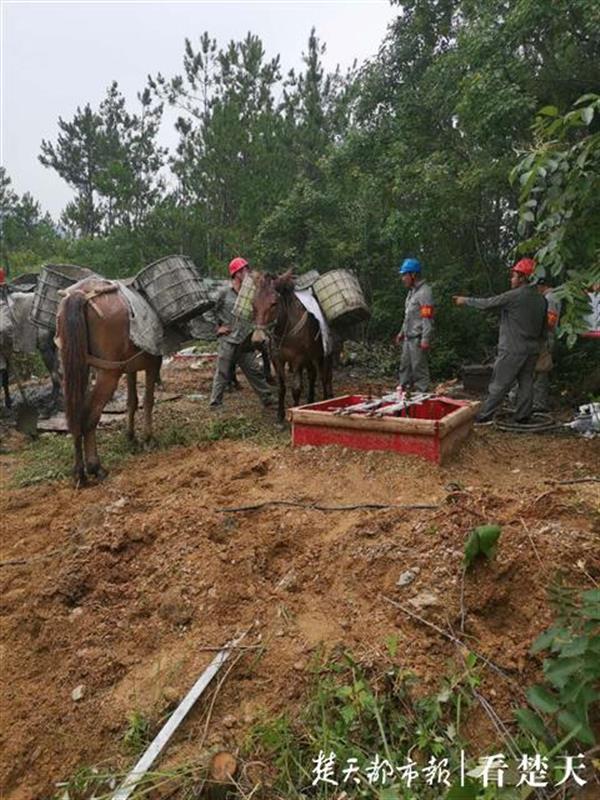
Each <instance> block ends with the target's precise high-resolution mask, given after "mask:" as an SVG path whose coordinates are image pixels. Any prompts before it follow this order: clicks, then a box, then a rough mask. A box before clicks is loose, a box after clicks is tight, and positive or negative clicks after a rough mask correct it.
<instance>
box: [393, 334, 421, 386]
mask: <svg viewBox="0 0 600 800" xmlns="http://www.w3.org/2000/svg"><path fill="white" fill-rule="evenodd" d="M428 357H429V354H428V352H427V351H426V350H421V344H420V339H419V338H415V339H404V342H403V343H402V358H401V359H400V372H399V375H398V382H399V384H400V385H401V386H403V387H405V388H411V389H416V390H417V391H419V392H426V391H427V390H428V389H429V361H428Z"/></svg>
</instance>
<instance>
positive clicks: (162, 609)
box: [158, 591, 193, 625]
mask: <svg viewBox="0 0 600 800" xmlns="http://www.w3.org/2000/svg"><path fill="white" fill-rule="evenodd" d="M158 613H159V615H160V616H161V618H162V619H164V620H165V621H166V622H170V623H172V624H173V625H187V624H188V622H190V621H191V619H192V616H193V613H192V609H191V608H190V607H189V606H188V605H186V604H185V603H184V601H183V600H182V598H181V597H180V596H179V594H178V593H177V592H175V591H170V592H167V593H166V594H165V596H164V597H163V599H162V601H161V603H160V606H159V608H158Z"/></svg>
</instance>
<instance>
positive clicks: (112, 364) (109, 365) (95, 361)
mask: <svg viewBox="0 0 600 800" xmlns="http://www.w3.org/2000/svg"><path fill="white" fill-rule="evenodd" d="M143 352H144V351H143V350H138V351H137V353H134V354H133V355H132V356H130V357H129V358H126V359H125V361H108V360H107V359H105V358H98V356H93V355H92V354H91V353H88V354H87V362H88V364H89V365H90V367H96V368H97V369H126V367H128V366H129V364H130V363H131V362H132V361H134V360H135V359H136V358H137V357H138V356H141V355H143Z"/></svg>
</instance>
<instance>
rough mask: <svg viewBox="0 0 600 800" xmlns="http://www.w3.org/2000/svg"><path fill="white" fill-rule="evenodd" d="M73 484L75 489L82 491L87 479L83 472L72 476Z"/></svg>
mask: <svg viewBox="0 0 600 800" xmlns="http://www.w3.org/2000/svg"><path fill="white" fill-rule="evenodd" d="M73 484H74V486H75V488H76V489H82V488H83V487H84V486H87V478H86V476H85V472H84V471H83V470H81V471H80V472H79V471H78V472H76V473H75V474H74V475H73Z"/></svg>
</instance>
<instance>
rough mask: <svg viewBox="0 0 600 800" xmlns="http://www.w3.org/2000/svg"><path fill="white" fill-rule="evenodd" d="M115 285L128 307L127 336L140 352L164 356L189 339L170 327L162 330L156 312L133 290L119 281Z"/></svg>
mask: <svg viewBox="0 0 600 800" xmlns="http://www.w3.org/2000/svg"><path fill="white" fill-rule="evenodd" d="M115 283H116V284H117V285H118V287H119V291H120V292H121V294H122V295H123V297H124V298H125V300H126V301H127V305H128V306H129V336H130V338H131V341H132V342H133V343H134V345H135V346H136V347H139V348H140V350H143V351H144V352H146V353H151V354H152V355H153V356H166V355H169V353H172V352H174V351H175V350H178V349H179V347H181V345H182V343H183V342H184V341H186V340H187V338H189V337H187V336H185V335H183V334H179V333H178V332H177V331H176V330H174V329H173V328H171V327H168V328H164V327H163V324H162V322H161V321H160V317H159V316H158V314H157V313H156V311H155V310H154V309H153V308H152V306H151V305H150V303H149V302H148V301H147V300H146V298H145V297H144V296H143V295H141V294H140V293H139V292H136V291H135V289H131V288H130V287H129V286H125V284H123V283H121V281H115Z"/></svg>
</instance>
